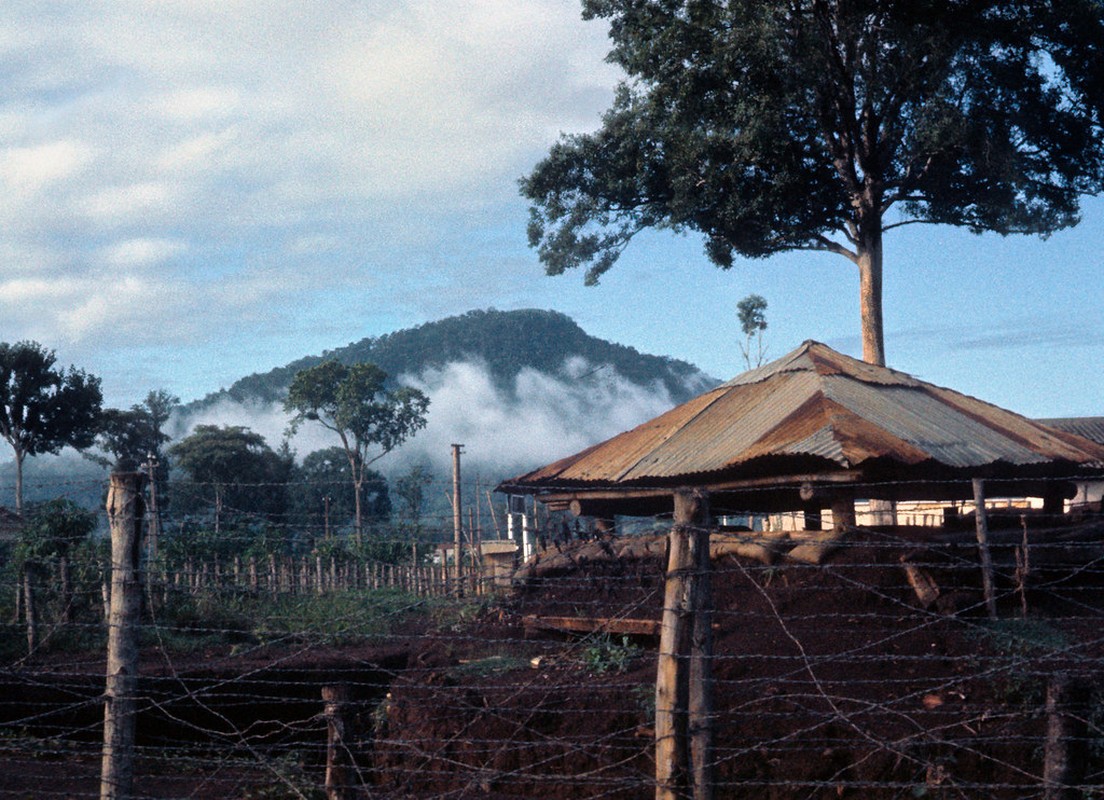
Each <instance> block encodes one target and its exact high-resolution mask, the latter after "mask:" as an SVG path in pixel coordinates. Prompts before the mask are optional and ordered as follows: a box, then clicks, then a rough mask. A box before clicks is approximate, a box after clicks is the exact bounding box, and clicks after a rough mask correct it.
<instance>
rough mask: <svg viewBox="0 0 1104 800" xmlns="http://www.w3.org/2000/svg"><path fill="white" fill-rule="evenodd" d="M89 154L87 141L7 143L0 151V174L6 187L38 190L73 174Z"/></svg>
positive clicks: (26, 190) (27, 190) (29, 190)
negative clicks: (22, 144)
mask: <svg viewBox="0 0 1104 800" xmlns="http://www.w3.org/2000/svg"><path fill="white" fill-rule="evenodd" d="M90 155H91V153H90V148H89V147H88V146H87V145H85V144H84V143H82V142H77V141H71V140H66V141H56V142H45V143H42V144H37V145H31V146H28V147H9V148H6V149H4V150H3V151H2V152H0V176H2V177H3V181H4V184H5V185H6V187H7V189H9V190H15V191H24V192H38V191H41V190H43V189H45V188H47V187H48V186H50V185H51V184H54V183H57V182H58V181H61V180H64V179H66V178H69V177H71V176H72V175H74V174H75V173H76V172H78V171H79V170H80V169H81V168H82V167H83V166H84V165H85V164H87V163H88V161H89V158H90Z"/></svg>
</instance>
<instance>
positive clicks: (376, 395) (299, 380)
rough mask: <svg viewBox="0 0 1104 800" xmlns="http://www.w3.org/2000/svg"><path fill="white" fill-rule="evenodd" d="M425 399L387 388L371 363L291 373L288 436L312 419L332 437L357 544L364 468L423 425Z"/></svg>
mask: <svg viewBox="0 0 1104 800" xmlns="http://www.w3.org/2000/svg"><path fill="white" fill-rule="evenodd" d="M428 408H429V398H428V397H426V396H425V395H424V394H423V393H422V392H420V391H418V390H417V389H413V388H411V387H408V386H400V387H390V386H389V385H388V378H387V373H386V372H384V371H383V370H382V369H380V368H379V367H377V366H376V365H375V364H371V363H367V362H365V363H360V364H354V365H352V366H346V365H345V364H342V363H340V362H338V361H333V360H329V361H323V362H322V363H321V364H318V365H317V366H314V367H310V368H308V369H305V370H301V371H300V372H298V373H296V375H295V377H294V378H293V379H292V381H291V387H290V388H289V389H288V396H287V400H285V401H284V409H285V410H286V411H288V412H289V413H291V414H293V416H292V419H291V424H290V426H289V432H290V433H294V432H295V431H296V430H298V428H299V426H300V425H302V424H303V423H304V422H306V421H314V422H317V423H318V424H320V425H321V426H322V427H323V428H326V429H327V430H329V431H332V432H333V433H336V434H337V437H338V439H339V440H340V441H341V448H342V450H343V451H344V452H345V459H346V461H347V462H348V464H349V475H350V481H351V483H352V487H353V508H354V516H353V529H354V534H355V536H356V540H357V542H358V543H359V542H361V541H362V530H363V518H364V512H363V498H362V493H363V490H364V484H365V481H366V480H367V479H368V478H369V476H370V473H371V470H369V469H368V467H369V465H371V464H373V463H375V462H376V461H378V460H379V459H381V458H383V457H384V456H385V455H387V454H388V453H390V452H391V451H392V450H394V449H395V448H396V447H398V446H399V445H400V444H402V443H403V442H404V441H406V440H407V439H408V438H410V437H411V436H413V435H414V434H415V433H417V432H418V431H419V430H421V429H422V428H424V427H425V425H426V417H425V415H426V411H427V410H428Z"/></svg>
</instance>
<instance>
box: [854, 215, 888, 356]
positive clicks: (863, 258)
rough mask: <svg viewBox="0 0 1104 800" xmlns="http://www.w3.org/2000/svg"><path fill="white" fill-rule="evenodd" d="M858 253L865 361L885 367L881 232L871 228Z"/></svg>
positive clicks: (865, 234) (876, 228)
mask: <svg viewBox="0 0 1104 800" xmlns="http://www.w3.org/2000/svg"><path fill="white" fill-rule="evenodd" d="M868 228H872V229H873V230H867V231H865V232H864V233H863V235H862V242H861V244H860V246H859V250H858V260H857V263H858V266H859V311H860V313H861V315H862V343H863V361H865V362H867V363H868V364H877V365H878V366H879V367H884V366H885V363H886V360H885V334H884V331H883V328H882V229H881V225H880V224H877V225H870V226H868Z"/></svg>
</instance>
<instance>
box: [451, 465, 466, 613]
mask: <svg viewBox="0 0 1104 800" xmlns="http://www.w3.org/2000/svg"><path fill="white" fill-rule="evenodd" d="M463 447H464V445H462V444H454V445H453V446H452V534H453V547H454V548H455V549H454V551H453V552H454V553H455V554H456V555H455V565H456V566H455V571H454V572H453V574H454V576H455V577H456V593H457V595H460V594H463V589H462V588H461V585H460V578H461V576H462V575H463V569H462V567H461V566H460V565H461V562H462V561H463V558H462V556H461V548H462V546H463V541H462V531H461V528H463V526H464V515H463V512H462V511H461V508H460V503H461V500H462V495H461V494H460V453H461V448H463Z"/></svg>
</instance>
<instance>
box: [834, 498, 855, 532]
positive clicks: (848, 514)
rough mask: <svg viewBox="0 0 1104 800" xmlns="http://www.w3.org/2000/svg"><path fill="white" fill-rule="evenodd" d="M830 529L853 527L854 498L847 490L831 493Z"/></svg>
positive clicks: (842, 529) (843, 529) (841, 529)
mask: <svg viewBox="0 0 1104 800" xmlns="http://www.w3.org/2000/svg"><path fill="white" fill-rule="evenodd" d="M831 507H832V530H834V531H845V530H848V529H849V528H854V527H855V498H854V496H853V495H851V493H849V492H837V493H835V494H833V495H832V506H831Z"/></svg>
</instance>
